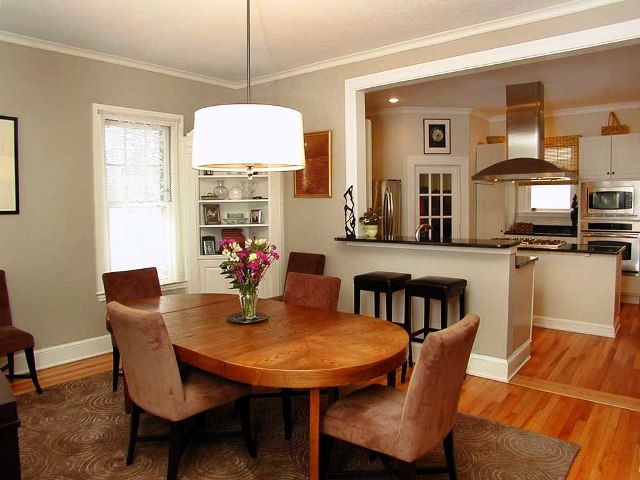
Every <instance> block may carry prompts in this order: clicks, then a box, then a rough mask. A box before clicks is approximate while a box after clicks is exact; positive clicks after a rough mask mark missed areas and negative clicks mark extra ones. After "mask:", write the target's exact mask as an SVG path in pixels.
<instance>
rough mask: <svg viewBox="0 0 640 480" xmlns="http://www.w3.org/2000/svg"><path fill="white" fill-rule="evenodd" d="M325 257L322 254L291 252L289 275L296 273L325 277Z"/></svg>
mask: <svg viewBox="0 0 640 480" xmlns="http://www.w3.org/2000/svg"><path fill="white" fill-rule="evenodd" d="M324 262H325V256H324V255H322V254H321V253H303V252H291V253H290V254H289V261H288V263H287V275H289V274H290V273H292V272H295V273H310V274H312V275H324Z"/></svg>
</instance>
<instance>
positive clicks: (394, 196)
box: [371, 179, 402, 237]
mask: <svg viewBox="0 0 640 480" xmlns="http://www.w3.org/2000/svg"><path fill="white" fill-rule="evenodd" d="M372 192H373V194H372V196H371V200H372V204H373V209H374V211H379V212H380V213H381V215H382V222H381V224H380V228H379V235H381V236H385V237H388V236H400V235H402V180H390V179H389V180H374V181H373V190H372Z"/></svg>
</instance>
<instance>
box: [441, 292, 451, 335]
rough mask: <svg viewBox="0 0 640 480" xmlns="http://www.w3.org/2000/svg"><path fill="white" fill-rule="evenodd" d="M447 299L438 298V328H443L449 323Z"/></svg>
mask: <svg viewBox="0 0 640 480" xmlns="http://www.w3.org/2000/svg"><path fill="white" fill-rule="evenodd" d="M448 316H449V299H448V298H447V297H443V298H441V299H440V330H444V329H445V328H447V325H449V319H448Z"/></svg>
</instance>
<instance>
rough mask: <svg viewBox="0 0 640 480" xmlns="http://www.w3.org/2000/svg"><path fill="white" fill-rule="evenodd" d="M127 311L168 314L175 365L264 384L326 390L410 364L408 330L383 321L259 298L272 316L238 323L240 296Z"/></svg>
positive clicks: (186, 299) (171, 300)
mask: <svg viewBox="0 0 640 480" xmlns="http://www.w3.org/2000/svg"><path fill="white" fill-rule="evenodd" d="M129 306H131V307H134V308H141V309H145V310H154V311H159V312H160V313H162V314H163V316H164V319H165V322H166V324H167V329H168V330H169V335H170V337H171V341H172V342H173V344H174V347H175V351H176V355H177V357H178V360H180V361H181V362H184V363H187V364H189V365H192V366H195V367H197V368H200V369H202V370H205V371H208V372H210V373H214V374H216V375H220V376H223V377H225V378H229V379H231V380H236V381H239V382H244V383H249V384H252V385H260V386H267V387H279V388H323V387H332V386H341V385H347V384H350V383H356V382H361V381H366V380H370V379H372V378H375V377H378V376H382V375H386V374H387V373H388V372H390V371H392V370H394V369H395V368H397V367H399V366H400V365H402V363H404V361H405V360H406V351H407V344H408V341H409V338H408V335H407V333H406V332H405V331H404V330H403V329H402V328H400V327H398V326H397V325H393V324H391V323H389V322H386V321H384V320H379V319H376V318H372V317H366V316H362V315H354V314H350V313H342V312H327V311H321V310H316V309H312V308H305V307H299V306H295V305H287V304H284V303H282V302H278V301H274V300H262V299H261V300H259V302H258V311H259V312H261V313H267V314H269V316H270V318H269V319H268V320H267V321H265V322H261V323H256V324H250V325H240V324H235V323H231V322H228V321H227V317H228V316H229V315H231V314H233V313H236V312H238V311H239V310H240V307H239V303H238V297H237V295H230V294H198V295H188V294H182V295H169V296H164V297H158V298H152V299H146V300H143V301H140V302H134V303H130V304H129Z"/></svg>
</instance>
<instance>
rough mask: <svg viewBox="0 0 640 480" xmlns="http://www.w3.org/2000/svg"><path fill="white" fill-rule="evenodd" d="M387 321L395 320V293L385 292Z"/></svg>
mask: <svg viewBox="0 0 640 480" xmlns="http://www.w3.org/2000/svg"><path fill="white" fill-rule="evenodd" d="M384 299H385V309H386V312H385V313H386V316H387V322H393V293H391V292H386V293H385V294H384Z"/></svg>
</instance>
